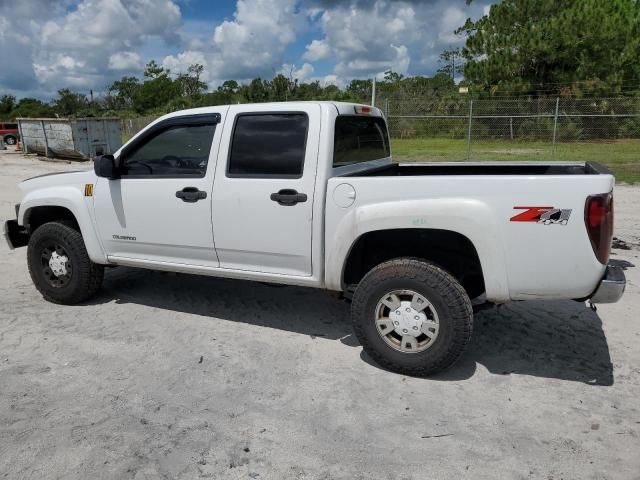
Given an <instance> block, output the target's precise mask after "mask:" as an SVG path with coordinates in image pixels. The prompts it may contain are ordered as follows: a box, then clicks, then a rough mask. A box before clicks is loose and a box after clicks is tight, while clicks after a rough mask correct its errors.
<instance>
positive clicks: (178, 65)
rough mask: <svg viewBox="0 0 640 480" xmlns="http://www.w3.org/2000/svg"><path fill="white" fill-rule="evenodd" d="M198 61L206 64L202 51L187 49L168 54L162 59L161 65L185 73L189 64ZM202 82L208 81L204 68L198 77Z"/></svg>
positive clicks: (207, 73) (207, 74)
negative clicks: (176, 53)
mask: <svg viewBox="0 0 640 480" xmlns="http://www.w3.org/2000/svg"><path fill="white" fill-rule="evenodd" d="M196 63H199V64H200V65H203V66H204V65H206V63H207V59H206V57H205V55H204V54H203V53H202V52H198V51H193V50H187V51H186V52H182V53H179V54H178V55H169V56H167V57H165V58H164V60H163V61H162V66H163V67H164V68H167V69H169V70H171V71H172V72H174V73H187V69H188V68H189V66H191V65H193V64H196ZM200 80H202V81H203V82H208V81H209V72H208V71H207V70H205V71H204V72H203V73H202V76H201V77H200Z"/></svg>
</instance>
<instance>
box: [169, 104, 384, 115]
mask: <svg viewBox="0 0 640 480" xmlns="http://www.w3.org/2000/svg"><path fill="white" fill-rule="evenodd" d="M309 104H313V105H326V106H332V107H334V108H335V109H336V110H337V111H338V114H339V115H353V114H354V113H355V111H354V107H359V106H365V107H369V105H366V104H362V103H351V102H334V101H327V100H322V101H320V100H318V101H316V100H311V101H295V102H263V103H242V104H234V105H215V106H213V105H212V106H210V107H198V108H190V109H187V110H177V111H175V112H171V113H168V114H166V115H163V116H162V117H161V118H170V117H176V116H181V115H198V114H205V113H214V112H217V111H219V110H220V109H221V108H226V107H229V106H236V105H242V106H247V108H248V109H249V108H250V107H249V106H254V107H261V108H263V107H266V106H268V107H271V108H272V109H273V110H288V111H291V110H292V109H295V108H296V106H298V105H309ZM371 110H372V111H371V113H370V115H373V116H382V111H381V110H380V109H379V108H375V107H371Z"/></svg>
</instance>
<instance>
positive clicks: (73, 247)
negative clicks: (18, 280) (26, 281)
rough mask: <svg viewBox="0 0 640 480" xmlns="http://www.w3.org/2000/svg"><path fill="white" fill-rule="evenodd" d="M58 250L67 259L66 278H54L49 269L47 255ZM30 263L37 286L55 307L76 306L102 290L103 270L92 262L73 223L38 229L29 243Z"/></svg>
mask: <svg viewBox="0 0 640 480" xmlns="http://www.w3.org/2000/svg"><path fill="white" fill-rule="evenodd" d="M56 247H59V248H60V251H61V252H63V253H64V255H65V256H66V257H67V258H68V265H67V267H68V269H69V270H68V275H65V276H64V278H58V277H55V276H54V275H53V274H52V272H51V269H50V268H48V266H47V265H46V260H45V256H46V254H47V252H49V251H51V250H52V248H53V249H55V248H56ZM27 263H28V265H29V274H30V275H31V280H33V283H34V285H35V286H36V288H37V289H38V291H39V292H40V293H41V294H42V296H43V297H44V298H45V300H48V301H50V302H53V303H60V304H64V305H75V304H77V303H80V302H83V301H85V300H87V299H88V298H90V297H92V296H93V295H94V294H95V293H96V292H97V291H98V290H99V289H100V287H101V286H102V279H103V276H104V267H103V266H102V265H98V264H96V263H93V262H92V261H91V259H90V258H89V254H88V253H87V249H86V247H85V245H84V240H83V239H82V235H81V234H80V232H79V231H78V230H76V229H75V228H74V226H73V225H72V224H71V223H67V222H49V223H45V224H43V225H41V226H40V227H38V228H37V229H36V230H35V232H33V234H32V235H31V238H30V239H29V245H28V247H27ZM47 270H48V273H47ZM63 280H64V281H63Z"/></svg>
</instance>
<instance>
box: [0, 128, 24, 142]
mask: <svg viewBox="0 0 640 480" xmlns="http://www.w3.org/2000/svg"><path fill="white" fill-rule="evenodd" d="M0 138H2V139H3V140H4V143H5V144H6V145H15V144H16V143H17V142H18V139H19V138H20V135H19V134H18V124H17V123H2V122H0Z"/></svg>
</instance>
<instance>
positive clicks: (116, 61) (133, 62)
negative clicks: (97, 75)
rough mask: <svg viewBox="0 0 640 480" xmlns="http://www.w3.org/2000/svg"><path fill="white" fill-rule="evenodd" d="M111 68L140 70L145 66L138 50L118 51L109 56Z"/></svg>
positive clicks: (109, 66) (131, 70)
mask: <svg viewBox="0 0 640 480" xmlns="http://www.w3.org/2000/svg"><path fill="white" fill-rule="evenodd" d="M108 68H109V70H121V71H128V72H133V71H140V70H141V69H142V68H143V64H142V58H140V55H138V54H137V53H136V52H117V53H114V54H113V55H111V56H110V57H109V64H108Z"/></svg>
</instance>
